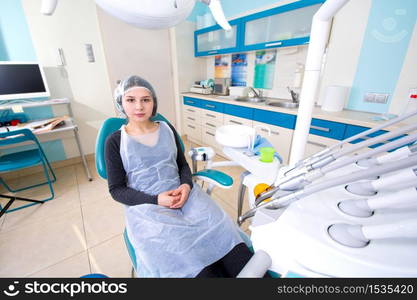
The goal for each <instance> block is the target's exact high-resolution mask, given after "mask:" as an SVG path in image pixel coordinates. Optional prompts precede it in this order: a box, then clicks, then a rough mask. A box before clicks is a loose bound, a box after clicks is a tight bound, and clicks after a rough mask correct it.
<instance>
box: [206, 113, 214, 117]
mask: <svg viewBox="0 0 417 300" xmlns="http://www.w3.org/2000/svg"><path fill="white" fill-rule="evenodd" d="M206 116H207V117H212V118H215V117H216V116H215V115H211V114H206Z"/></svg>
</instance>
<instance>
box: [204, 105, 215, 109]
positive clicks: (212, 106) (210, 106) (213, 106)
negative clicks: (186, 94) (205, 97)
mask: <svg viewBox="0 0 417 300" xmlns="http://www.w3.org/2000/svg"><path fill="white" fill-rule="evenodd" d="M204 106H205V107H209V108H216V106H215V105H211V104H205V105H204Z"/></svg>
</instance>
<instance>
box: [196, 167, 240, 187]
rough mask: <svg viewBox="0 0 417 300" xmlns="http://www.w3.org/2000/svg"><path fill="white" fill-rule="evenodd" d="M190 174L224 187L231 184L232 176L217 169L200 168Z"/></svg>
mask: <svg viewBox="0 0 417 300" xmlns="http://www.w3.org/2000/svg"><path fill="white" fill-rule="evenodd" d="M192 176H193V177H194V178H197V179H201V180H203V181H206V182H208V183H211V184H213V185H214V186H217V187H221V188H224V189H227V188H230V187H231V186H232V185H233V178H232V177H230V176H229V175H227V174H225V173H223V172H221V171H217V170H212V169H208V170H202V171H199V172H196V173H194V174H192Z"/></svg>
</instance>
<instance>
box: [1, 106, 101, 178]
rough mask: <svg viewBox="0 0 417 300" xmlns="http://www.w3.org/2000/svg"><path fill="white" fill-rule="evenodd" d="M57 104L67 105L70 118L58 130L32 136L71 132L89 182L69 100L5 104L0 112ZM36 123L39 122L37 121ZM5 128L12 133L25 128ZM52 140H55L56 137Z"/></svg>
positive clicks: (2, 130)
mask: <svg viewBox="0 0 417 300" xmlns="http://www.w3.org/2000/svg"><path fill="white" fill-rule="evenodd" d="M58 104H65V105H67V107H68V112H69V116H70V118H69V119H67V120H65V124H64V125H63V126H59V127H58V128H55V129H53V130H50V131H47V132H41V133H37V132H36V131H35V132H34V134H35V135H37V136H39V137H40V136H51V137H52V136H53V135H57V134H59V133H60V132H65V131H72V132H73V133H74V137H75V141H76V142H77V147H78V151H79V153H80V156H81V159H82V162H83V165H84V170H85V172H86V175H87V178H88V180H89V181H92V180H93V179H92V177H91V174H90V170H89V169H88V165H87V160H86V159H85V155H84V151H83V150H82V147H81V143H80V137H79V135H78V126H77V125H76V124H75V123H74V119H73V113H72V109H71V102H70V101H69V99H66V98H64V99H52V100H46V101H36V102H35V101H30V102H21V103H12V104H11V103H6V104H2V105H0V110H2V109H12V108H13V107H14V106H20V107H22V108H23V107H39V106H47V105H58ZM37 121H39V120H37ZM37 121H36V122H37ZM27 125H30V123H28V124H27ZM7 128H8V129H9V131H13V130H18V129H22V128H25V127H22V126H8V127H7ZM4 131H7V129H6V128H5V127H0V132H4ZM54 139H56V137H55V138H54Z"/></svg>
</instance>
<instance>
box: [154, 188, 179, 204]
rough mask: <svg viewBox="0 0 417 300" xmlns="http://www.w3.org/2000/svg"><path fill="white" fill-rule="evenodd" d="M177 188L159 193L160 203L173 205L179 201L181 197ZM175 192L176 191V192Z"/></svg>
mask: <svg viewBox="0 0 417 300" xmlns="http://www.w3.org/2000/svg"><path fill="white" fill-rule="evenodd" d="M175 191H176V190H172V191H166V192H163V193H160V194H159V195H158V205H161V206H165V207H171V206H172V205H173V204H174V203H177V202H178V201H180V199H181V195H179V194H178V193H177V192H175ZM174 192H175V193H174Z"/></svg>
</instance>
